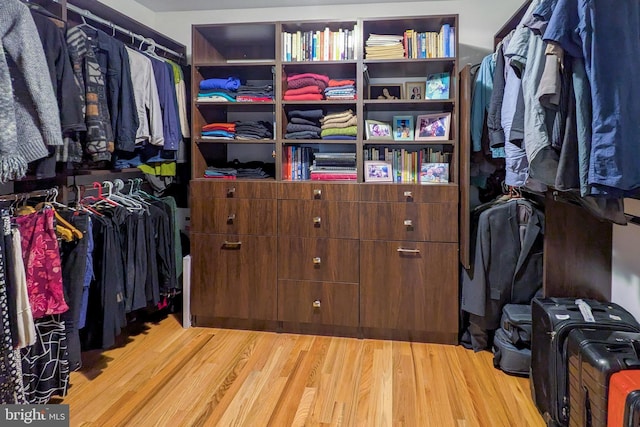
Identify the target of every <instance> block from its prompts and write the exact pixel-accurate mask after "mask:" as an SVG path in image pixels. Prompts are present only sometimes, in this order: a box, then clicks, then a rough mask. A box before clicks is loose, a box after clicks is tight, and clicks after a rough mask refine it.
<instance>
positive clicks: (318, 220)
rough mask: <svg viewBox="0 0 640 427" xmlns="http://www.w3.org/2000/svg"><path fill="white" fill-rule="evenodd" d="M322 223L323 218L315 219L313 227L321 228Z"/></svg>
mask: <svg viewBox="0 0 640 427" xmlns="http://www.w3.org/2000/svg"><path fill="white" fill-rule="evenodd" d="M321 222H322V218H320V217H319V216H316V217H313V226H314V227H320V223H321Z"/></svg>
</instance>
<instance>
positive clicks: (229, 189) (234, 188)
mask: <svg viewBox="0 0 640 427" xmlns="http://www.w3.org/2000/svg"><path fill="white" fill-rule="evenodd" d="M235 192H236V187H231V188H228V189H227V197H233V196H234V193H235Z"/></svg>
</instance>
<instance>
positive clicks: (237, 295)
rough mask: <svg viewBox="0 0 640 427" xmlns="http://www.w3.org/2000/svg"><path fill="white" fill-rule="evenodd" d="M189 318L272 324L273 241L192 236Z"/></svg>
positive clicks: (274, 274)
mask: <svg viewBox="0 0 640 427" xmlns="http://www.w3.org/2000/svg"><path fill="white" fill-rule="evenodd" d="M191 244H192V250H191V253H192V257H193V259H192V276H191V295H192V296H191V311H192V312H193V314H194V315H195V316H207V317H228V318H238V319H255V320H276V286H277V283H276V237H268V236H233V235H217V234H216V235H208V234H198V233H193V234H192V235H191Z"/></svg>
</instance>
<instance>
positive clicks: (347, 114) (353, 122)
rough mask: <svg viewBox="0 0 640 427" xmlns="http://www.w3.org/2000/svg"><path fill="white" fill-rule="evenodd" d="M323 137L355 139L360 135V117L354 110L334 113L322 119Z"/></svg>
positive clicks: (321, 134)
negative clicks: (358, 124)
mask: <svg viewBox="0 0 640 427" xmlns="http://www.w3.org/2000/svg"><path fill="white" fill-rule="evenodd" d="M320 122H321V123H322V126H321V132H320V136H321V137H322V139H345V140H354V139H356V138H357V136H358V126H357V123H358V117H357V116H356V115H355V114H353V110H345V111H342V112H340V113H332V114H328V115H326V116H324V117H323V118H322V119H320Z"/></svg>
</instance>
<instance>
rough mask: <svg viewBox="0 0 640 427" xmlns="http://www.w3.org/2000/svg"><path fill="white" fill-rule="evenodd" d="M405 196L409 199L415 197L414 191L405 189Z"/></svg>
mask: <svg viewBox="0 0 640 427" xmlns="http://www.w3.org/2000/svg"><path fill="white" fill-rule="evenodd" d="M404 197H406V198H407V199H413V191H405V192H404Z"/></svg>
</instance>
